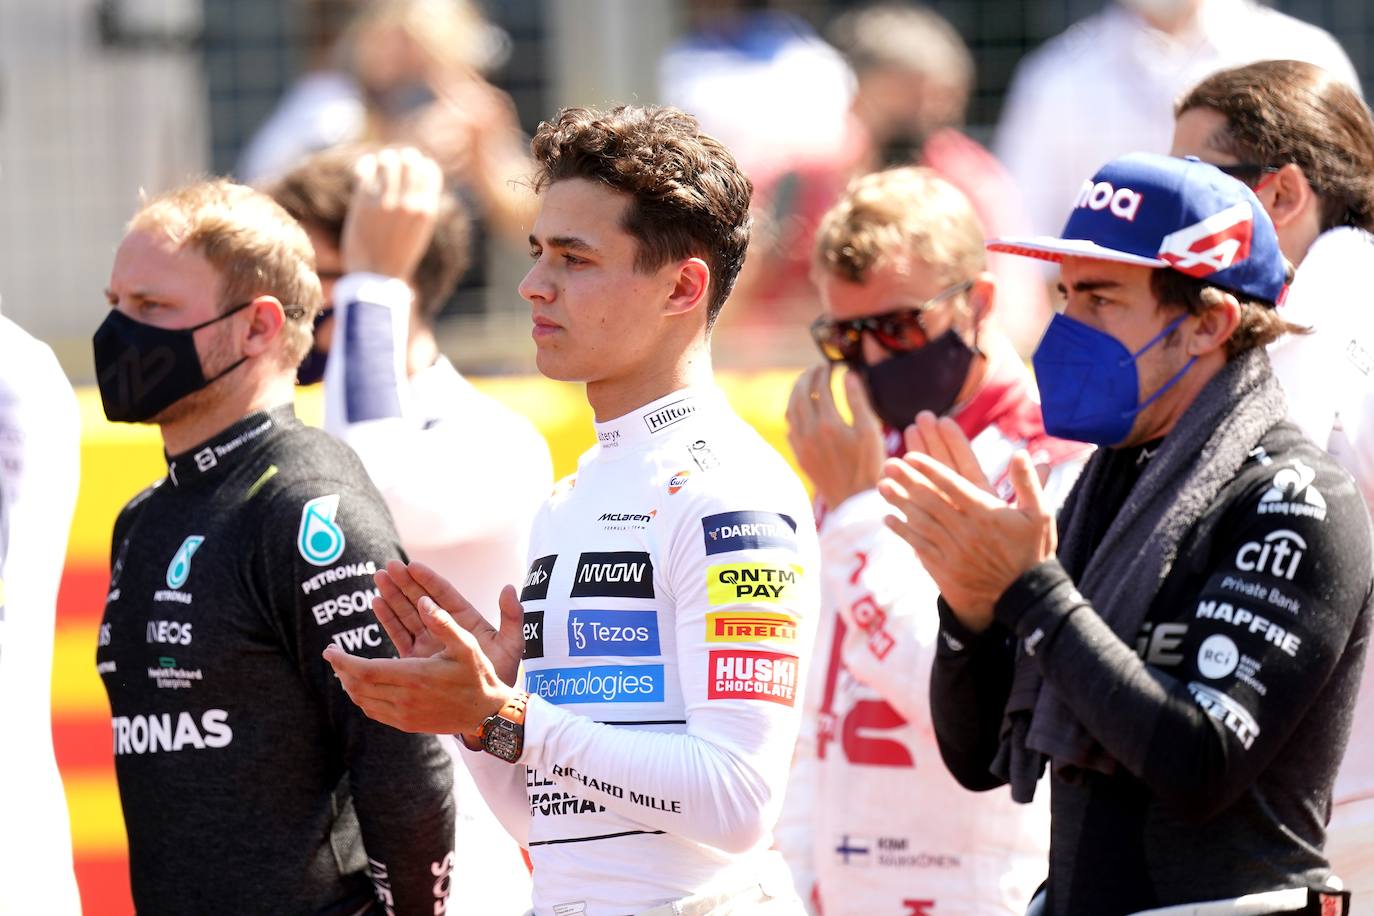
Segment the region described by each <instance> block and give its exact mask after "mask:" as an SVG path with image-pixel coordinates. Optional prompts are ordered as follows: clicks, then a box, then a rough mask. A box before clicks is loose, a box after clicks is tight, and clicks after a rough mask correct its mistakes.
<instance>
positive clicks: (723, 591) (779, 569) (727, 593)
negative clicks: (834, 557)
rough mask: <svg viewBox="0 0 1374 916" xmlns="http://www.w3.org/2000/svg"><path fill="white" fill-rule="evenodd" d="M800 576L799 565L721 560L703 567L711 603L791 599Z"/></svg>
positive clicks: (800, 569) (708, 598)
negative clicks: (727, 561) (705, 568)
mask: <svg viewBox="0 0 1374 916" xmlns="http://www.w3.org/2000/svg"><path fill="white" fill-rule="evenodd" d="M801 578H802V568H801V567H800V566H774V565H772V564H770V563H722V564H720V565H719V566H711V567H708V568H707V570H706V600H707V602H709V603H710V605H711V606H712V607H718V606H720V605H722V604H740V603H741V602H751V601H764V602H767V603H769V604H778V603H780V602H783V601H790V600H791V598H792V592H793V591H794V590H795V589H796V587H797V583H798V582H800V581H801Z"/></svg>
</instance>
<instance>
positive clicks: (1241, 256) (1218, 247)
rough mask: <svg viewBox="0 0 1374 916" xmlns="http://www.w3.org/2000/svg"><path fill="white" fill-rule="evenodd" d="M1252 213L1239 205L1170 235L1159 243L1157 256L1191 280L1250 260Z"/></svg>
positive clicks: (1246, 205) (1243, 205)
mask: <svg viewBox="0 0 1374 916" xmlns="http://www.w3.org/2000/svg"><path fill="white" fill-rule="evenodd" d="M1254 226H1255V213H1254V211H1253V210H1251V209H1250V203H1249V201H1244V200H1243V201H1241V202H1240V203H1237V204H1233V205H1232V206H1230V207H1227V208H1226V209H1225V210H1222V211H1221V212H1220V213H1215V214H1213V215H1211V216H1209V217H1207V218H1206V219H1204V220H1202V221H1201V222H1197V223H1194V224H1193V225H1191V226H1185V227H1184V228H1182V229H1179V230H1177V231H1176V232H1170V233H1169V234H1168V235H1166V236H1164V238H1163V239H1161V240H1160V243H1159V256H1160V257H1161V258H1163V259H1164V260H1166V261H1168V262H1169V265H1170V266H1171V267H1173V269H1174V270H1177V271H1179V272H1180V273H1185V274H1187V275H1188V276H1190V277H1210V276H1211V275H1212V274H1214V273H1216V272H1218V271H1221V270H1225V269H1226V268H1228V267H1230V266H1232V265H1233V264H1239V263H1240V262H1242V261H1244V260H1245V259H1246V258H1248V257H1250V239H1251V237H1252V235H1253V233H1254Z"/></svg>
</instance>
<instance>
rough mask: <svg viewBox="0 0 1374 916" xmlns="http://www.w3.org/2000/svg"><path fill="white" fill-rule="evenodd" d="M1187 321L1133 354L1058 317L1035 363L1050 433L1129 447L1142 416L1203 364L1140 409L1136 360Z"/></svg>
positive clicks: (1094, 331) (1170, 383)
mask: <svg viewBox="0 0 1374 916" xmlns="http://www.w3.org/2000/svg"><path fill="white" fill-rule="evenodd" d="M1187 317H1188V316H1187V315H1186V314H1184V315H1180V316H1179V317H1178V319H1177V320H1175V321H1173V322H1172V323H1170V324H1169V325H1167V326H1166V327H1165V328H1164V330H1162V331H1160V332H1159V333H1158V334H1156V335H1155V336H1154V337H1152V338H1150V340H1149V342H1148V343H1146V344H1145V346H1143V347H1141V348H1140V349H1139V350H1137V351H1135V352H1134V353H1132V352H1131V351H1130V350H1127V349H1126V347H1125V345H1124V344H1122V343H1121V341H1119V340H1117V339H1116V338H1115V337H1113V336H1111V335H1110V334H1106V333H1103V332H1102V331H1099V330H1097V329H1096V328H1091V327H1089V326H1088V325H1086V324H1084V323H1083V322H1081V321H1075V320H1073V319H1072V318H1069V317H1067V316H1065V315H1055V316H1054V318H1053V319H1052V320H1051V321H1050V326H1049V328H1048V329H1047V330H1046V331H1045V336H1044V337H1042V338H1041V339H1040V345H1039V346H1038V347H1036V348H1035V355H1034V356H1033V357H1031V363H1032V364H1033V365H1034V366H1035V380H1036V383H1037V384H1038V385H1039V386H1040V408H1041V411H1042V412H1043V414H1044V417H1045V431H1046V432H1048V433H1049V434H1050V435H1052V436H1058V437H1059V438H1061V439H1073V440H1075V441H1077V442H1092V443H1095V444H1097V445H1106V446H1111V445H1117V444H1119V443H1121V442H1122V441H1124V440H1125V438H1126V437H1127V436H1129V435H1130V434H1131V426H1132V425H1134V423H1135V418H1136V415H1137V414H1139V413H1140V412H1141V411H1142V410H1144V409H1145V408H1146V407H1149V406H1150V405H1151V404H1153V403H1154V402H1155V400H1156V399H1157V398H1158V397H1159V396H1160V395H1162V394H1164V392H1166V391H1168V390H1169V389H1170V388H1172V387H1173V386H1174V383H1175V382H1177V381H1178V380H1179V379H1181V378H1183V374H1184V373H1185V372H1187V371H1188V370H1189V369H1191V368H1192V366H1193V363H1194V362H1196V361H1197V357H1196V356H1194V357H1193V358H1192V359H1190V360H1188V362H1186V363H1184V365H1183V368H1182V369H1180V370H1178V372H1176V373H1174V377H1173V378H1171V379H1169V380H1168V381H1167V382H1165V383H1164V384H1163V385H1161V386H1160V387H1159V390H1158V391H1156V392H1155V393H1154V394H1152V395H1150V397H1149V398H1148V399H1146V401H1145V403H1143V404H1142V403H1140V382H1139V380H1138V378H1137V376H1136V369H1135V363H1136V360H1137V359H1139V358H1140V356H1141V354H1143V353H1145V352H1146V351H1147V350H1149V349H1150V348H1151V347H1153V346H1154V345H1155V344H1157V343H1159V341H1161V340H1163V339H1164V338H1165V337H1166V336H1168V335H1169V334H1170V333H1171V332H1172V331H1173V330H1174V328H1176V327H1178V326H1179V324H1180V323H1182V321H1183V319H1184V318H1187Z"/></svg>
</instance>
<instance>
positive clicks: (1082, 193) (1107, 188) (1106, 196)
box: [1074, 178, 1143, 222]
mask: <svg viewBox="0 0 1374 916" xmlns="http://www.w3.org/2000/svg"><path fill="white" fill-rule="evenodd" d="M1142 199H1143V197H1142V195H1141V194H1140V192H1139V191H1132V190H1131V189H1130V188H1115V187H1112V184H1111V182H1108V181H1099V182H1097V184H1093V181H1092V179H1091V178H1089V179H1088V180H1086V181H1084V182H1083V187H1082V188H1081V189H1080V190H1079V192H1078V200H1076V201H1074V207H1076V208H1079V207H1087V208H1088V209H1089V210H1108V209H1110V210H1111V214H1112V216H1115V217H1119V218H1120V219H1124V220H1126V221H1127V222H1133V221H1134V220H1135V216H1136V213H1138V212H1139V211H1140V201H1141V200H1142Z"/></svg>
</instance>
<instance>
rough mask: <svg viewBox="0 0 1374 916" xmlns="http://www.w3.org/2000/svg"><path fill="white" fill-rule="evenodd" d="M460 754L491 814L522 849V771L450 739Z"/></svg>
mask: <svg viewBox="0 0 1374 916" xmlns="http://www.w3.org/2000/svg"><path fill="white" fill-rule="evenodd" d="M451 740H453V741H455V742H457V743H458V746H459V747H460V748H461V750H462V754H463V762H464V763H466V764H467V765H468V772H469V773H471V774H472V781H473V782H474V783H476V784H477V790H478V791H479V792H481V793H482V800H483V801H485V802H486V803H487V807H488V808H490V809H491V813H492V814H494V815H496V819H497V820H498V821H500V822H501V826H502V827H504V828H506V832H507V833H509V834H510V835H511V836H512V837H514V838H515V842H517V843H519V844H520V846H521V847H522V848H525V849H528V848H529V845H530V801H529V794H528V793H527V792H526V789H525V768H524V767H522V766H511V765H510V764H508V763H506V762H505V761H504V760H499V759H497V758H496V757H493V756H492V755H490V754H488V753H487V752H486V751H474V750H472V749H471V748H469V747H468V746H467V745H465V744H463V741H462V739H460V738H457V737H453V738H452V739H451Z"/></svg>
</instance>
